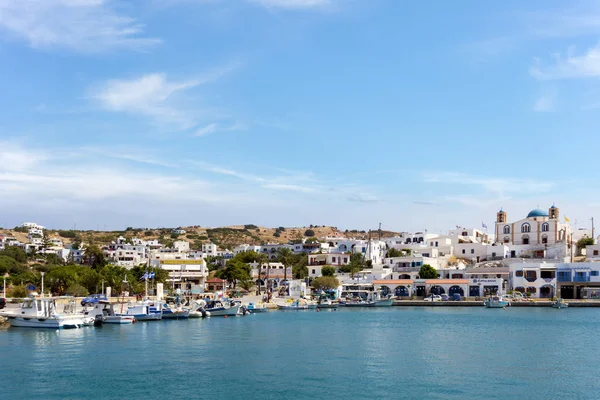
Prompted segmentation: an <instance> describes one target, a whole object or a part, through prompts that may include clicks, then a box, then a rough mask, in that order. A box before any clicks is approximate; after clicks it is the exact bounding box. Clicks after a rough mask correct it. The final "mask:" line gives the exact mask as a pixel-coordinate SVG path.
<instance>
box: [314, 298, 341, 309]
mask: <svg viewBox="0 0 600 400" xmlns="http://www.w3.org/2000/svg"><path fill="white" fill-rule="evenodd" d="M337 307H338V303H334V302H333V301H331V299H330V298H322V299H319V303H317V308H337Z"/></svg>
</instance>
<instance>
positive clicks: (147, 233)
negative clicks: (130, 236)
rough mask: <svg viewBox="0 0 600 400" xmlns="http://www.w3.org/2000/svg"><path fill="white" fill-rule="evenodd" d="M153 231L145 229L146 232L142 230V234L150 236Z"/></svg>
mask: <svg viewBox="0 0 600 400" xmlns="http://www.w3.org/2000/svg"><path fill="white" fill-rule="evenodd" d="M153 233H154V232H152V231H146V232H144V236H152V234H153Z"/></svg>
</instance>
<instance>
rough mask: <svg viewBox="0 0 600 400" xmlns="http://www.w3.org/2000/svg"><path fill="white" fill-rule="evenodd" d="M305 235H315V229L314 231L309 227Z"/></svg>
mask: <svg viewBox="0 0 600 400" xmlns="http://www.w3.org/2000/svg"><path fill="white" fill-rule="evenodd" d="M304 236H307V237H312V236H315V231H313V230H312V229H307V230H305V231H304Z"/></svg>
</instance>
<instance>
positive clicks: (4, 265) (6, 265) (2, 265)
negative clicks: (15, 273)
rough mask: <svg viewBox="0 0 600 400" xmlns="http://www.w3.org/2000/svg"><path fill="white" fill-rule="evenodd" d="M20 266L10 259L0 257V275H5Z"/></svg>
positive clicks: (3, 256)
mask: <svg viewBox="0 0 600 400" xmlns="http://www.w3.org/2000/svg"><path fill="white" fill-rule="evenodd" d="M18 265H20V264H19V263H18V262H17V260H15V259H14V258H12V257H9V256H5V255H0V275H4V274H6V273H7V272H8V271H10V270H11V269H13V268H15V267H17V266H18Z"/></svg>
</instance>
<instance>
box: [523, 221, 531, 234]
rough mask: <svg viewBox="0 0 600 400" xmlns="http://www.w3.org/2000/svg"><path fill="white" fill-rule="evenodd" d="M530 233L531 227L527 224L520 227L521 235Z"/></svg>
mask: <svg viewBox="0 0 600 400" xmlns="http://www.w3.org/2000/svg"><path fill="white" fill-rule="evenodd" d="M529 232H531V225H529V224H528V223H527V222H526V223H524V224H523V225H521V233H529Z"/></svg>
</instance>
